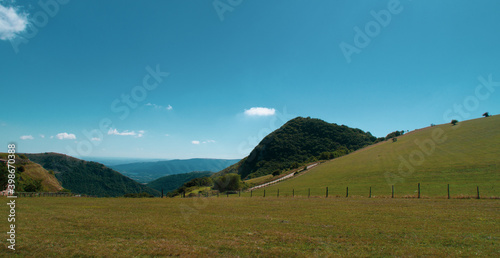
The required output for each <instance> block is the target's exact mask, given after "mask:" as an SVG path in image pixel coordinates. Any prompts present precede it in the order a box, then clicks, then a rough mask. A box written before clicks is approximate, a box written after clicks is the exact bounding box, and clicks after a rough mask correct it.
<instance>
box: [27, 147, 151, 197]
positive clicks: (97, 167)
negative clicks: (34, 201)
mask: <svg viewBox="0 0 500 258" xmlns="http://www.w3.org/2000/svg"><path fill="white" fill-rule="evenodd" d="M25 155H26V156H27V157H28V158H29V159H30V160H31V161H33V162H35V163H38V164H40V165H41V166H42V167H43V168H44V169H46V170H52V171H54V172H55V176H56V178H57V179H58V180H59V182H60V183H61V184H62V186H63V187H64V188H66V189H69V190H71V191H72V192H73V193H77V194H87V195H96V196H100V197H104V196H110V197H116V196H123V195H125V194H127V193H142V192H146V193H149V194H152V195H155V196H159V195H160V192H158V191H157V190H154V189H152V188H149V187H147V186H145V185H143V184H140V183H137V182H136V181H134V180H132V179H130V178H128V177H126V176H124V175H122V174H120V173H118V172H116V171H114V170H113V169H110V168H108V167H106V166H104V165H103V164H100V163H97V162H92V161H84V160H80V159H77V158H73V157H71V156H67V155H63V154H59V153H39V154H25Z"/></svg>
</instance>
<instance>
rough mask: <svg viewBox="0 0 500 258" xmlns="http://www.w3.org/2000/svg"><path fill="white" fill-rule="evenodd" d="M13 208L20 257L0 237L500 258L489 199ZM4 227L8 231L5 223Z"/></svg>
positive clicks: (115, 250) (42, 250) (49, 246)
mask: <svg viewBox="0 0 500 258" xmlns="http://www.w3.org/2000/svg"><path fill="white" fill-rule="evenodd" d="M0 202H7V199H5V198H0ZM17 202H18V206H17V215H16V216H17V221H16V223H17V224H16V229H17V246H16V247H17V250H16V251H15V252H12V251H11V250H9V249H7V243H6V241H5V240H2V244H0V249H1V251H0V256H4V257H7V256H9V257H10V256H12V255H13V254H16V255H18V256H20V257H33V256H38V257H47V256H58V257H61V256H62V257H67V256H85V257H88V256H106V257H117V256H120V257H123V256H177V255H181V256H218V255H223V256H299V257H305V256H308V257H310V256H328V255H331V256H372V255H376V256H387V255H391V256H392V255H396V256H422V255H432V256H473V255H480V256H491V257H498V256H500V227H499V223H500V202H499V201H498V200H492V199H488V200H475V199H465V200H457V199H452V200H444V199H420V200H418V199H381V198H380V199H367V198H351V199H344V198H328V199H326V198H310V199H308V198H275V197H273V198H262V197H260V198H223V197H221V198H191V199H179V198H171V199H158V198H155V199H125V198H95V199H94V198H75V197H66V198H46V197H41V198H19V199H17ZM0 216H1V217H4V218H6V216H7V209H6V208H2V209H1V211H0ZM0 228H1V230H5V231H7V228H8V224H7V221H6V219H1V220H0Z"/></svg>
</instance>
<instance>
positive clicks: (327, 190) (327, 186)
mask: <svg viewBox="0 0 500 258" xmlns="http://www.w3.org/2000/svg"><path fill="white" fill-rule="evenodd" d="M326 198H328V186H327V187H326Z"/></svg>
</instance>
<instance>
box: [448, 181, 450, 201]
mask: <svg viewBox="0 0 500 258" xmlns="http://www.w3.org/2000/svg"><path fill="white" fill-rule="evenodd" d="M448 199H450V184H448Z"/></svg>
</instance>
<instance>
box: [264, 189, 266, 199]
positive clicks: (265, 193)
mask: <svg viewBox="0 0 500 258" xmlns="http://www.w3.org/2000/svg"><path fill="white" fill-rule="evenodd" d="M264 197H266V189H264Z"/></svg>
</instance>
